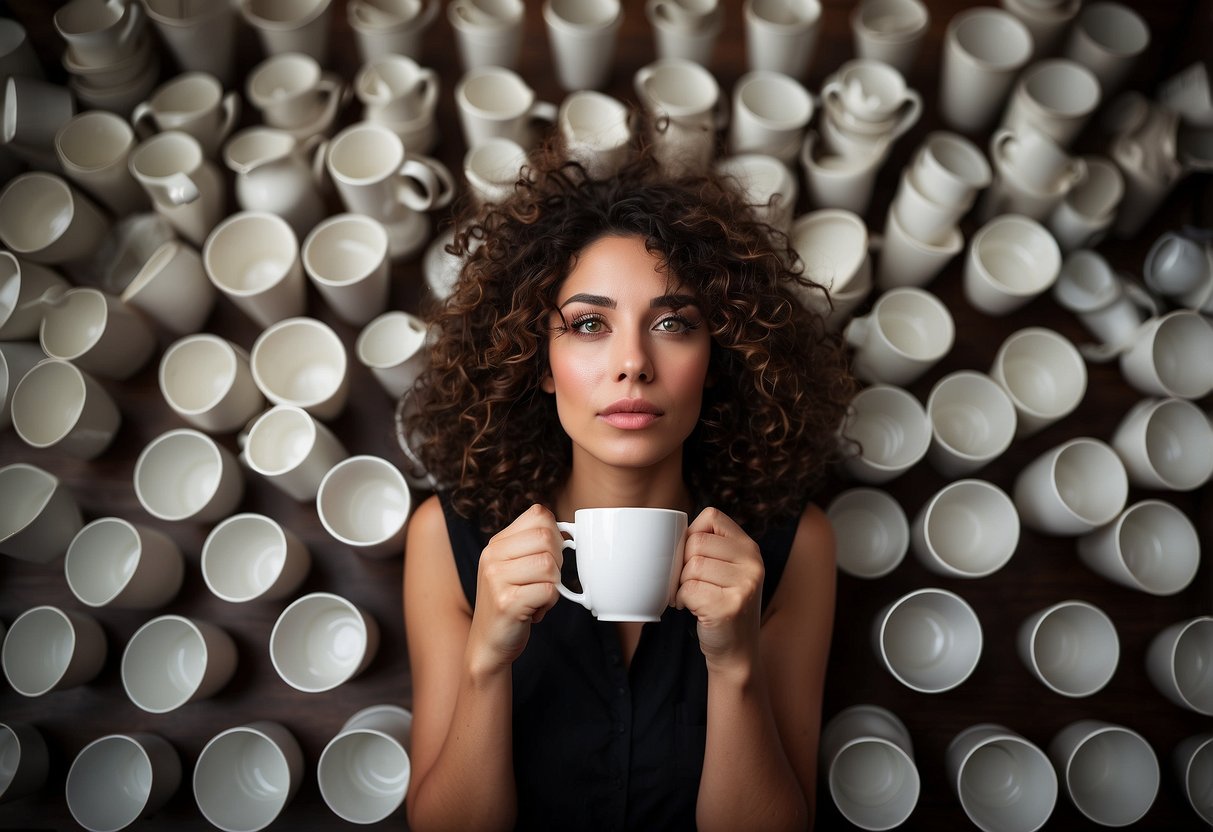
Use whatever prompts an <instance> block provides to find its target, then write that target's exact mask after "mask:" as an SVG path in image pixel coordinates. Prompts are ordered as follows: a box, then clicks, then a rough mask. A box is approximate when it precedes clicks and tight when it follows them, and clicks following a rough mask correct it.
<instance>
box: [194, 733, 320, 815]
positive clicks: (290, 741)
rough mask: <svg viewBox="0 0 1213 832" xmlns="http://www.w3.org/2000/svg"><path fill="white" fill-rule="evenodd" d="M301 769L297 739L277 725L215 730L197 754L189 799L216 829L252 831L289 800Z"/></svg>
mask: <svg viewBox="0 0 1213 832" xmlns="http://www.w3.org/2000/svg"><path fill="white" fill-rule="evenodd" d="M303 771H304V769H303V750H302V749H301V748H300V747H299V741H298V740H296V739H295V737H294V735H293V734H291V732H290V731H288V730H287V729H286V728H284V727H283V726H282V725H280V724H278V723H276V722H269V721H257V722H251V723H248V724H246V725H238V726H236V727H234V728H228V729H227V730H226V731H221V732H220V733H218V734H216V735H215V736H214V737H212V738H211V739H210V740H209V741H208V742H207V744H206V745H205V746H203V748H202V751H201V752H200V753H199V754H198V762H197V764H195V766H194V779H193V787H194V800H195V801H196V802H197V803H198V809H199V811H201V812H202V816H203V817H205V818H206V819H207V820H208V821H210V822H211V823H212V824H213V825H215V826H217V827H219V828H220V829H226V830H230V831H231V832H237V830H239V832H255V830H258V829H264V828H265V827H267V826H269V825H270V824H271V823H273V822H274V820H275V819H276V818H277V817H278V816H279V814H281V812H282V810H283V809H284V808H285V807H286V806H287V804H289V803H290V802H291V800H292V799H294V797H295V793H296V792H297V791H298V790H299V784H300V783H301V782H303Z"/></svg>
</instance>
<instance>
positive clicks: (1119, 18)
mask: <svg viewBox="0 0 1213 832" xmlns="http://www.w3.org/2000/svg"><path fill="white" fill-rule="evenodd" d="M1149 45H1150V27H1149V26H1148V25H1147V24H1146V22H1145V21H1144V20H1143V19H1142V18H1141V16H1140V15H1139V14H1138V13H1137V12H1135V11H1133V10H1132V9H1131V8H1129V7H1128V6H1125V5H1122V4H1120V3H1106V2H1101V3H1088V4H1085V5H1084V6H1083V9H1082V11H1081V12H1079V14H1078V18H1077V19H1076V20H1075V21H1074V25H1073V26H1071V27H1070V37H1069V40H1067V41H1066V45H1065V48H1064V50H1063V54H1064V55H1065V57H1067V58H1069V59H1070V60H1072V61H1076V62H1077V63H1080V64H1082V65H1084V66H1086V67H1088V68H1089V69H1090V70H1091V72H1093V73H1094V74H1095V77H1096V78H1098V79H1099V86H1100V88H1101V89H1102V90H1103V95H1104V98H1105V99H1106V98H1110V97H1111V96H1112V94H1113V93H1115V92H1116V91H1118V90H1119V89H1120V86H1121V85H1122V84H1123V83H1124V81H1125V79H1126V78H1127V77H1128V75H1129V72H1130V71H1132V69H1133V66H1134V64H1135V63H1136V62H1137V59H1138V58H1140V57H1141V55H1142V53H1144V52H1145V51H1146V47H1147V46H1149Z"/></svg>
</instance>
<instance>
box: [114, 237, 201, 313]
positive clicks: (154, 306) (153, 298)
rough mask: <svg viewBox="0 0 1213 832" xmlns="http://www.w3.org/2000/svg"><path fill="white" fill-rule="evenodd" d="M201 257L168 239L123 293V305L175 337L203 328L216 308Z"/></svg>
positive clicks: (175, 241)
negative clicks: (144, 315) (132, 308)
mask: <svg viewBox="0 0 1213 832" xmlns="http://www.w3.org/2000/svg"><path fill="white" fill-rule="evenodd" d="M215 297H216V290H215V287H214V285H213V284H212V283H211V282H210V281H209V280H207V277H206V267H205V266H204V265H203V263H202V257H201V255H199V254H198V252H197V251H196V250H195V249H194V248H193V247H192V246H190V245H189V244H187V243H183V242H180V241H177V240H169V241H168V242H165V243H162V244H161V245H160V246H158V247H157V248H156V250H155V251H154V252H152V255H151V256H150V257H149V258H148V259H147V260H146V261H145V262H144V263H143V265H142V266H141V267H140V269H139V271H138V272H136V273H135V277H134V278H133V279H132V280H131V282H130V283H128V284H127V286H126V288H125V289H123V290H122V302H123V303H125V304H128V305H129V306H133V307H135V308H136V309H138V310H139V311H141V312H143V313H144V314H146V315H147V316H148V317H149V318H151V319H152V320H154V321H156V323H158V324H160V325H161V326H163V327H164V328H165V329H167V330H169V331H170V332H172V333H173V334H174V335H189V334H190V333H194V332H198V331H199V330H200V329H202V325H203V324H204V323H205V322H206V319H207V318H208V317H210V314H211V309H213V308H214V306H215Z"/></svg>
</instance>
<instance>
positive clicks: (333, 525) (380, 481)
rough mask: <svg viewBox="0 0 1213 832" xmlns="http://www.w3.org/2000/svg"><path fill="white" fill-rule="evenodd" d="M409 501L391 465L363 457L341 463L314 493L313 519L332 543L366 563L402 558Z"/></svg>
mask: <svg viewBox="0 0 1213 832" xmlns="http://www.w3.org/2000/svg"><path fill="white" fill-rule="evenodd" d="M412 508H413V498H412V494H411V493H410V492H409V487H408V484H407V483H406V482H405V480H404V475H403V474H401V473H400V471H399V469H397V468H396V466H395V465H393V464H392V463H390V462H388V461H387V460H386V459H382V458H381V457H377V456H370V455H367V454H363V455H358V456H351V457H348V458H346V459H343V460H341V461H340V462H338V463H337V464H336V465H334V466H333V467H332V468H330V469H329V471H328V473H326V474H325V475H324V479H323V480H321V481H320V487H319V488H318V489H317V491H316V513H317V514H318V515H320V523H321V525H323V526H324V529H325V531H327V532H328V533H329V534H330V535H332V537H333V538H334V539H336V540H339V541H340V542H342V543H344V544H346V545H347V546H350V547H352V548H353V549H354V551H355V552H357V553H359V554H360V555H364V556H366V557H376V558H390V557H399V556H400V555H402V554H403V553H404V532H405V525H406V524H407V523H408V519H409V514H410V513H411V512H412Z"/></svg>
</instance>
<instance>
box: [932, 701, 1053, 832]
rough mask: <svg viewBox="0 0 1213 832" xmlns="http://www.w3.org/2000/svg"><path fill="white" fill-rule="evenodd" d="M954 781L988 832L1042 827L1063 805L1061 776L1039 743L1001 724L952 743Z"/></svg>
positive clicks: (950, 758)
mask: <svg viewBox="0 0 1213 832" xmlns="http://www.w3.org/2000/svg"><path fill="white" fill-rule="evenodd" d="M946 762H947V770H948V782H949V783H950V784H951V786H952V790H953V791H955V792H956V795H957V797H958V798H959V799H960V805H961V807H962V808H963V809H964V811H965V814H966V815H968V816H969V820H971V821H973V823H975V824H976V825H977V826H978V828H980V829H982V830H985V831H986V832H1029V831H1030V830H1034V829H1039V828H1041V827H1042V826H1044V824H1045V823H1046V822H1047V821H1048V819H1049V816H1050V815H1052V814H1053V808H1054V807H1055V806H1056V805H1057V775H1056V773H1055V772H1054V771H1053V766H1052V765H1050V763H1049V758H1048V757H1047V756H1045V753H1044V752H1043V751H1041V750H1040V749H1039V748H1038V747H1037V746H1036V745H1034V744H1032V743H1031V742H1029V741H1028V740H1027V739H1025V738H1024V737H1022V736H1020V735H1019V734H1016V733H1014V732H1012V731H1008V730H1007V729H1006V728H1003V727H1002V726H1001V725H992V724H981V725H973V726H971V727H969V728H966V729H965V730H963V731H961V732H960V733H959V734H957V735H956V737H955V738H954V739H953V740H952V742H951V743H949V744H948V750H947V754H946Z"/></svg>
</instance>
